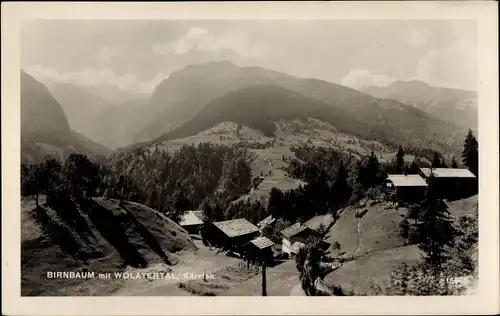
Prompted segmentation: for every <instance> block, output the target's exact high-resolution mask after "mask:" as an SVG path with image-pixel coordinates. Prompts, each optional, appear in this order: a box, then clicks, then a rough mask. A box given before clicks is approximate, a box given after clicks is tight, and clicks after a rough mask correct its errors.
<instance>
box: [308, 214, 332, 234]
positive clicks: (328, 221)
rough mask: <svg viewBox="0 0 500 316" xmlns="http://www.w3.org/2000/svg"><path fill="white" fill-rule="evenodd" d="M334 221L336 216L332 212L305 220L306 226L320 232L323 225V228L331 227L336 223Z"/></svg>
mask: <svg viewBox="0 0 500 316" xmlns="http://www.w3.org/2000/svg"><path fill="white" fill-rule="evenodd" d="M334 222H335V218H334V217H333V215H332V214H326V215H318V216H314V217H313V218H311V219H309V220H308V221H307V222H305V223H304V226H307V227H308V228H310V229H312V230H314V231H315V232H317V233H319V231H318V230H320V229H321V228H322V227H323V229H330V227H331V226H332V225H333V224H334Z"/></svg>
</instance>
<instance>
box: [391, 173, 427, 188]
mask: <svg viewBox="0 0 500 316" xmlns="http://www.w3.org/2000/svg"><path fill="white" fill-rule="evenodd" d="M387 180H388V181H390V182H392V183H393V184H394V186H396V187H426V186H427V183H426V182H425V180H424V179H423V178H422V177H421V176H420V175H418V174H409V175H404V174H390V175H388V176H387Z"/></svg>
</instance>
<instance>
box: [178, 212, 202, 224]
mask: <svg viewBox="0 0 500 316" xmlns="http://www.w3.org/2000/svg"><path fill="white" fill-rule="evenodd" d="M202 224H203V221H202V220H201V218H200V217H199V212H198V211H187V212H186V213H185V214H184V216H182V219H181V222H180V223H179V225H180V226H191V225H202Z"/></svg>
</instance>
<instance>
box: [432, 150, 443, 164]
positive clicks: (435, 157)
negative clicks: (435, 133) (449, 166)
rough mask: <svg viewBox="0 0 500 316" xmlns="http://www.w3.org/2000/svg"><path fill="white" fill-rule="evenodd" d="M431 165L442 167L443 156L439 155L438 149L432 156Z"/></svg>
mask: <svg viewBox="0 0 500 316" xmlns="http://www.w3.org/2000/svg"><path fill="white" fill-rule="evenodd" d="M431 167H432V168H440V167H441V158H440V157H439V153H438V152H437V151H435V152H434V155H433V156H432V163H431Z"/></svg>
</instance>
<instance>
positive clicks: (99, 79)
mask: <svg viewBox="0 0 500 316" xmlns="http://www.w3.org/2000/svg"><path fill="white" fill-rule="evenodd" d="M25 70H26V72H28V73H30V74H31V75H32V76H33V77H35V78H36V79H38V80H40V81H42V82H43V81H52V82H56V83H69V84H73V85H76V86H111V87H116V88H118V89H121V90H133V91H136V92H139V93H150V92H152V91H153V90H154V89H155V88H156V87H157V86H158V84H160V82H161V81H162V80H164V79H165V78H167V77H168V75H166V74H164V73H162V72H160V73H158V74H157V75H156V76H155V77H154V78H152V79H151V80H147V81H140V80H138V79H137V78H136V77H135V76H134V75H131V74H125V75H121V76H120V75H117V74H115V72H114V71H113V70H112V69H109V68H106V69H101V70H96V69H93V68H85V69H84V70H82V71H80V72H62V73H59V72H58V71H56V70H55V69H53V68H50V67H44V66H41V65H32V66H29V67H26V68H25Z"/></svg>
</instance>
